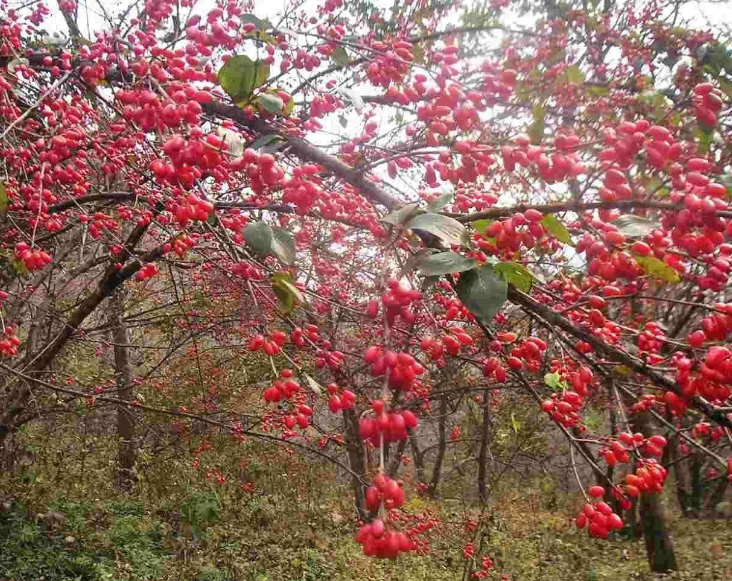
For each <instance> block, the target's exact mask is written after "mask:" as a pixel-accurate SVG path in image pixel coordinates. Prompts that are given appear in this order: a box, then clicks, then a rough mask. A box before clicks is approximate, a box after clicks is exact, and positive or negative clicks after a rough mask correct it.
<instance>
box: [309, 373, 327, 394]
mask: <svg viewBox="0 0 732 581" xmlns="http://www.w3.org/2000/svg"><path fill="white" fill-rule="evenodd" d="M305 381H307V383H308V386H309V387H310V389H312V390H313V393H314V394H315V395H322V394H323V386H322V385H320V384H319V383H318V382H317V381H315V380H314V379H313V378H312V377H310V376H309V375H308V374H307V373H306V374H305Z"/></svg>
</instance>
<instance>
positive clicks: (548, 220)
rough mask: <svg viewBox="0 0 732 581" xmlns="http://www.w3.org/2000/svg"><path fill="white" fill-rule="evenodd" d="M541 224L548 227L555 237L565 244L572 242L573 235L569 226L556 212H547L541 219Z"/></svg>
mask: <svg viewBox="0 0 732 581" xmlns="http://www.w3.org/2000/svg"><path fill="white" fill-rule="evenodd" d="M541 225H542V226H544V228H546V231H547V232H549V234H551V235H552V236H554V238H556V239H557V240H559V241H560V242H564V243H565V244H572V235H571V234H570V233H569V230H567V227H566V226H565V225H564V224H562V222H561V221H560V220H559V218H557V217H556V216H555V215H554V214H547V215H546V216H544V217H543V218H542V219H541Z"/></svg>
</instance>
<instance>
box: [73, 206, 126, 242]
mask: <svg viewBox="0 0 732 581" xmlns="http://www.w3.org/2000/svg"><path fill="white" fill-rule="evenodd" d="M79 222H81V223H83V224H89V236H91V237H92V238H94V240H99V239H100V238H101V237H102V235H103V234H104V232H105V230H111V231H112V232H116V231H117V230H118V228H119V225H118V224H117V222H116V221H115V220H113V219H112V218H110V217H109V216H107V215H106V214H103V213H102V212H95V213H94V215H93V216H81V217H79Z"/></svg>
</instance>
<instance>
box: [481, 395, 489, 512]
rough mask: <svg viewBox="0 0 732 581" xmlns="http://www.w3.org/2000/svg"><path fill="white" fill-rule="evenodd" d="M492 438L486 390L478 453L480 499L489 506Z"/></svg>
mask: <svg viewBox="0 0 732 581" xmlns="http://www.w3.org/2000/svg"><path fill="white" fill-rule="evenodd" d="M490 436H491V395H490V390H489V389H488V388H486V389H485V390H484V391H483V424H482V425H481V427H480V451H479V452H478V498H479V499H480V502H482V503H483V504H488V497H489V493H488V483H487V478H488V448H489V446H490V441H489V440H490Z"/></svg>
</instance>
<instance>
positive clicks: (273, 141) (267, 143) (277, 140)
mask: <svg viewBox="0 0 732 581" xmlns="http://www.w3.org/2000/svg"><path fill="white" fill-rule="evenodd" d="M284 144H285V140H284V139H282V137H280V136H279V135H276V134H274V133H270V134H269V135H261V136H259V137H257V138H256V139H255V140H254V141H252V142H251V143H250V144H249V145H248V146H247V147H249V148H251V149H262V150H263V151H264V148H265V147H269V148H270V151H269V152H270V153H271V152H272V151H277V150H278V149H279V148H280V147H282V146H283V145H284ZM273 147H274V149H272V148H273Z"/></svg>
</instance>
